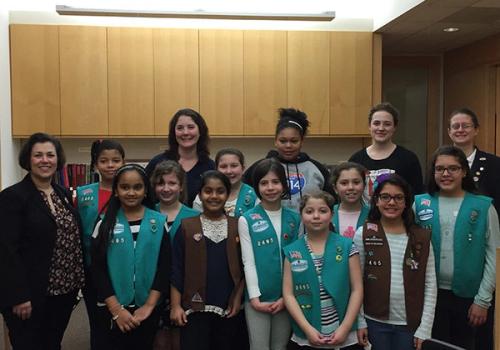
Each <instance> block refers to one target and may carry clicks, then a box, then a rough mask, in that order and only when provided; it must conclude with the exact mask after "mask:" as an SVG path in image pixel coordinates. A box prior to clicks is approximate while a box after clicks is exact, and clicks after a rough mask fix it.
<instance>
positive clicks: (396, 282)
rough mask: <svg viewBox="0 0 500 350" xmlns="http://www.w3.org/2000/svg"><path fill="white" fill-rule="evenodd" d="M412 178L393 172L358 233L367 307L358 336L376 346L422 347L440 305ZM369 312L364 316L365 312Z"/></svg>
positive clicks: (382, 349)
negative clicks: (416, 210)
mask: <svg viewBox="0 0 500 350" xmlns="http://www.w3.org/2000/svg"><path fill="white" fill-rule="evenodd" d="M412 202H413V195H412V194H411V191H410V188H409V186H408V184H407V183H406V181H404V180H403V179H402V178H401V177H399V176H398V175H390V176H388V177H386V178H385V179H383V180H382V181H381V182H379V184H378V186H377V187H376V188H375V191H374V193H373V196H372V198H371V208H370V212H369V213H368V219H367V221H366V223H365V224H364V225H363V226H362V227H360V228H359V229H358V230H357V231H356V234H355V235H354V244H355V245H356V247H358V249H359V252H360V255H359V256H360V261H361V267H362V269H363V271H364V277H363V284H364V301H363V308H364V311H362V312H361V313H360V317H359V320H358V340H359V343H360V344H362V345H366V344H367V342H368V340H369V341H370V343H371V344H372V346H373V348H372V349H373V350H411V349H415V348H416V349H417V350H420V349H421V348H422V342H423V341H424V339H427V338H430V336H431V328H432V322H433V319H434V307H435V304H436V273H435V269H434V254H433V250H432V249H431V244H430V240H431V234H430V232H429V231H428V230H426V229H423V228H420V227H418V226H417V225H416V224H415V220H414V215H413V211H412V208H411V204H412ZM363 314H364V315H363Z"/></svg>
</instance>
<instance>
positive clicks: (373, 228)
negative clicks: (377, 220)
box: [366, 222, 378, 232]
mask: <svg viewBox="0 0 500 350" xmlns="http://www.w3.org/2000/svg"><path fill="white" fill-rule="evenodd" d="M366 228H367V229H368V230H372V231H375V232H378V225H377V224H373V223H371V222H369V223H368V224H366Z"/></svg>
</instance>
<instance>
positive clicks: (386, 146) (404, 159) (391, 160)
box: [349, 102, 424, 199]
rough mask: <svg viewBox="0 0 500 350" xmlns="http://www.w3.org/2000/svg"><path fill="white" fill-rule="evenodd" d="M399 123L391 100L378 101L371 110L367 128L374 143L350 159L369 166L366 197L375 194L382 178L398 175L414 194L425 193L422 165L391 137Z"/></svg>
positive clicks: (411, 153)
mask: <svg viewBox="0 0 500 350" xmlns="http://www.w3.org/2000/svg"><path fill="white" fill-rule="evenodd" d="M398 122H399V112H398V110H397V109H396V108H395V107H394V106H393V105H391V104H390V103H388V102H383V103H379V104H378V105H376V106H373V107H372V108H371V109H370V112H369V114H368V129H369V130H370V134H371V137H372V144H371V145H370V146H368V147H366V148H363V149H362V150H359V151H358V152H356V153H354V154H353V155H352V156H351V158H349V161H350V162H355V163H359V164H361V165H363V166H364V167H365V168H367V169H368V173H367V181H366V190H365V197H366V198H365V199H369V198H370V196H371V195H372V193H373V191H374V189H375V187H376V185H377V182H379V177H380V176H381V178H384V176H386V175H388V174H394V173H396V174H398V175H399V176H401V177H402V178H403V179H405V180H406V182H407V183H408V184H409V185H410V187H411V190H412V192H413V193H422V192H423V182H424V181H423V179H422V168H421V167H420V163H419V161H418V158H417V156H416V154H415V153H413V152H412V151H410V150H408V149H406V148H404V147H403V146H400V145H396V144H395V143H394V142H393V141H392V137H393V136H394V133H395V132H396V130H397V127H398Z"/></svg>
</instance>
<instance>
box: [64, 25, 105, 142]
mask: <svg viewBox="0 0 500 350" xmlns="http://www.w3.org/2000/svg"><path fill="white" fill-rule="evenodd" d="M106 47H107V43H106V28H104V27H87V26H60V27H59V53H60V84H61V135H65V136H69V135H71V136H97V135H108V84H107V79H108V76H107V51H106Z"/></svg>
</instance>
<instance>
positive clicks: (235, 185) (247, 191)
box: [193, 148, 257, 218]
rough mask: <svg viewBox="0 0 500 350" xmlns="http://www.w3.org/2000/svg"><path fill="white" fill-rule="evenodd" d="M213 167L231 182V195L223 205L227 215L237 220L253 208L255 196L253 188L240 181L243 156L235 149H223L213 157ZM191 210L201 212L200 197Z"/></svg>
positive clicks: (243, 161)
mask: <svg viewBox="0 0 500 350" xmlns="http://www.w3.org/2000/svg"><path fill="white" fill-rule="evenodd" d="M215 167H216V168H217V170H219V171H220V172H221V173H223V174H224V175H226V176H227V178H228V179H229V181H230V182H231V193H229V198H228V199H227V201H226V204H225V205H224V209H225V210H226V213H227V215H229V216H235V217H237V218H239V217H240V216H241V215H243V213H244V212H246V211H247V210H249V209H252V208H253V207H255V204H256V202H257V195H256V194H255V191H254V190H253V188H252V187H251V186H249V185H247V184H245V183H243V181H242V175H243V172H244V171H245V156H244V155H243V153H241V151H240V150H238V149H236V148H223V149H221V150H220V151H219V152H217V155H216V156H215ZM193 208H194V209H198V210H199V211H201V210H202V206H201V201H200V197H199V196H197V197H196V199H195V200H194V203H193Z"/></svg>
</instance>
